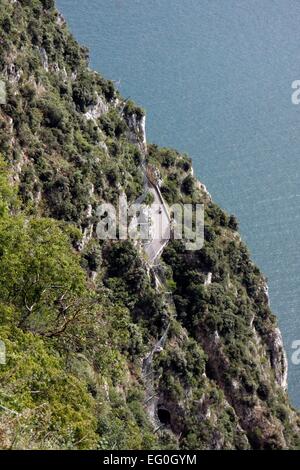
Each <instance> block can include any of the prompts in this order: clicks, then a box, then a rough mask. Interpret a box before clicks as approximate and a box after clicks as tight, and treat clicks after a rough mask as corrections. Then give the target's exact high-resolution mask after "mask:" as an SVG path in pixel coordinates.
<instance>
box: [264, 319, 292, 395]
mask: <svg viewBox="0 0 300 470" xmlns="http://www.w3.org/2000/svg"><path fill="white" fill-rule="evenodd" d="M268 346H269V352H270V360H271V365H272V367H273V369H274V372H275V377H276V381H277V383H278V384H279V385H280V386H281V387H282V388H283V389H284V390H286V389H287V376H288V361H287V357H286V352H285V350H284V346H283V341H282V334H281V331H280V329H279V328H274V330H272V331H270V334H269V337H268Z"/></svg>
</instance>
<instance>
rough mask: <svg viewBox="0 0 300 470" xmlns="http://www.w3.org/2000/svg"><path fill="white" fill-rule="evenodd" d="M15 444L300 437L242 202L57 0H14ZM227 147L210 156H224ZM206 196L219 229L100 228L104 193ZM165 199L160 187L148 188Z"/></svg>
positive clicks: (234, 445) (11, 396) (10, 157)
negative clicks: (110, 71)
mask: <svg viewBox="0 0 300 470" xmlns="http://www.w3.org/2000/svg"><path fill="white" fill-rule="evenodd" d="M0 24H1V33H0V78H1V79H2V80H3V81H4V82H5V85H6V91H7V101H6V104H4V105H0V123H1V126H0V152H1V154H2V157H3V159H2V162H1V176H0V273H1V276H0V322H1V323H0V339H1V340H2V341H3V342H4V344H5V346H6V355H7V362H6V365H0V384H1V389H0V409H1V413H0V446H1V447H2V448H39V449H40V448H61V449H66V448H71V449H75V448H85V449H86V448H100V449H110V448H113V449H153V448H160V449H167V448H181V449H240V448H241V449H246V448H259V449H272V448H297V447H299V446H300V442H299V423H300V422H299V417H298V414H297V413H296V412H295V411H294V410H293V409H292V408H291V406H290V404H289V402H288V398H287V394H286V390H285V389H286V359H285V354H284V350H283V346H282V341H281V336H280V332H279V330H278V328H277V325H276V319H275V317H274V316H273V315H272V313H271V311H270V309H269V306H268V297H267V289H266V283H265V280H264V278H263V276H262V275H261V273H260V272H259V270H258V268H257V267H256V266H254V264H253V263H252V262H251V260H250V257H249V253H248V251H247V248H246V247H245V245H244V244H243V243H242V241H241V240H240V237H239V235H238V232H237V222H236V220H235V218H234V217H233V216H229V215H227V214H226V213H224V212H223V211H222V210H221V209H220V208H219V207H218V206H216V205H215V204H214V203H213V202H212V200H211V198H210V195H209V194H208V193H207V191H206V189H205V187H204V186H203V185H202V184H201V183H199V182H198V181H196V179H195V178H194V176H193V172H192V166H191V161H190V159H189V158H188V157H187V156H186V155H181V154H179V153H178V152H176V151H175V150H172V149H165V148H159V147H157V146H155V145H147V144H146V139H145V116H144V111H143V110H142V109H141V108H139V107H138V106H136V105H135V104H134V103H133V102H131V101H126V100H124V99H123V98H122V96H120V94H119V93H118V91H117V90H116V89H115V87H114V85H113V83H112V82H110V81H107V80H105V79H104V78H103V77H101V76H100V75H99V74H97V73H95V72H93V71H91V70H90V69H89V68H88V62H87V61H88V54H87V51H86V49H84V48H82V47H80V46H79V45H78V44H77V43H76V41H75V40H74V38H73V37H72V36H71V34H70V33H69V32H68V29H67V27H66V24H65V21H64V19H63V18H62V17H61V15H60V14H59V13H58V12H57V11H56V10H55V7H54V2H53V1H52V0H19V1H15V0H11V1H9V0H0ZM207 158H209V156H207ZM145 168H148V169H149V168H151V169H152V172H154V173H155V179H156V181H157V182H158V183H159V186H160V191H161V194H162V195H163V197H164V198H165V200H166V201H167V203H168V204H173V203H203V204H204V205H205V244H204V247H203V248H202V249H201V250H198V251H194V252H192V251H187V250H186V249H185V246H184V243H183V241H180V240H173V241H170V242H169V243H168V245H167V246H166V247H165V248H164V251H163V253H162V257H161V258H160V259H158V260H157V262H156V264H155V266H154V267H153V266H150V264H149V260H148V259H147V256H146V255H145V251H144V249H143V246H142V245H141V244H140V243H131V242H130V241H121V240H120V241H113V242H112V241H106V242H103V241H99V240H98V239H97V236H96V226H97V221H98V220H97V206H98V205H99V203H101V202H111V203H115V204H117V202H118V199H119V196H121V197H123V198H124V195H126V196H127V198H128V200H129V202H134V201H136V199H138V198H139V196H140V195H141V194H143V192H144V183H145V175H144V169H145ZM148 199H149V201H150V202H149V201H148V204H149V203H150V204H151V196H150V195H148Z"/></svg>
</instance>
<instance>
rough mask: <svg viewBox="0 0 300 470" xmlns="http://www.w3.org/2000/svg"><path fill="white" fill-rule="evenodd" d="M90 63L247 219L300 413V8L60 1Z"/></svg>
mask: <svg viewBox="0 0 300 470" xmlns="http://www.w3.org/2000/svg"><path fill="white" fill-rule="evenodd" d="M57 4H58V7H59V8H60V10H61V11H62V13H63V14H64V16H65V18H66V19H67V21H68V23H69V25H70V27H71V30H72V31H73V33H74V34H75V36H76V38H77V39H78V40H79V41H80V42H81V43H83V44H85V45H87V46H88V47H89V48H90V53H91V67H93V68H94V69H96V70H98V71H99V72H101V73H102V74H103V75H104V76H106V77H107V78H110V79H113V80H116V81H120V85H119V88H120V90H121V92H122V94H123V95H124V96H125V97H130V98H132V99H134V100H135V101H136V102H137V103H139V104H140V105H142V106H143V107H144V108H145V109H146V111H147V116H148V117H147V132H148V141H152V142H156V143H158V144H160V145H165V146H172V147H175V148H178V149H179V150H181V151H186V152H188V153H189V154H190V156H191V157H192V158H193V162H194V168H195V170H196V173H197V176H198V177H199V178H200V180H201V181H203V182H204V183H205V184H206V185H207V187H208V190H209V191H210V192H211V194H212V196H213V198H214V200H215V201H216V202H218V203H219V204H220V205H221V206H222V207H223V208H225V209H227V210H228V211H229V212H233V213H234V214H236V215H237V216H238V218H239V220H240V226H241V232H242V235H243V238H244V240H245V241H246V242H247V244H248V246H249V247H250V250H251V252H252V256H253V258H254V259H255V261H256V262H257V264H258V265H259V267H260V268H261V269H262V271H263V272H264V273H265V274H266V276H267V277H268V282H269V288H270V297H271V305H272V308H273V311H274V312H275V313H276V314H277V315H278V318H279V323H280V328H281V330H282V333H283V338H284V343H285V347H286V351H287V354H288V357H289V393H290V396H291V398H292V401H293V403H294V405H295V406H297V407H299V408H300V365H298V366H297V365H293V364H291V355H292V353H293V350H292V348H291V346H292V343H293V341H295V340H300V315H299V313H300V252H299V246H300V230H299V228H300V105H299V106H295V105H293V104H292V102H291V93H292V90H291V83H292V82H293V81H294V80H297V79H300V26H299V25H300V2H299V1H298V0H264V1H261V0H251V1H249V0H227V1H226V2H225V1H224V0H58V1H57Z"/></svg>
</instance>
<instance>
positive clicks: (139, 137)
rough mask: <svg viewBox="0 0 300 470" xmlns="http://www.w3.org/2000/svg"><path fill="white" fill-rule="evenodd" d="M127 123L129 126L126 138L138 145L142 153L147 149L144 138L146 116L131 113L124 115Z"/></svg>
mask: <svg viewBox="0 0 300 470" xmlns="http://www.w3.org/2000/svg"><path fill="white" fill-rule="evenodd" d="M125 119H126V122H127V125H128V127H129V132H128V139H129V140H130V141H131V142H132V143H133V144H136V145H138V147H139V149H140V151H141V153H142V155H144V154H145V153H146V151H147V140H146V116H144V115H143V116H141V117H140V116H138V115H137V114H135V113H133V114H130V115H126V116H125Z"/></svg>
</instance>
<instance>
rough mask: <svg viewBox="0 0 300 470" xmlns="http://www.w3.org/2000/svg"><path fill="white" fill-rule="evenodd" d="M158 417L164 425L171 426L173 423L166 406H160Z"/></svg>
mask: <svg viewBox="0 0 300 470" xmlns="http://www.w3.org/2000/svg"><path fill="white" fill-rule="evenodd" d="M157 416H158V419H159V421H160V422H161V423H162V424H165V425H169V424H170V423H171V414H170V412H169V411H168V410H167V409H166V408H165V407H164V406H161V405H158V407H157Z"/></svg>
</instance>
